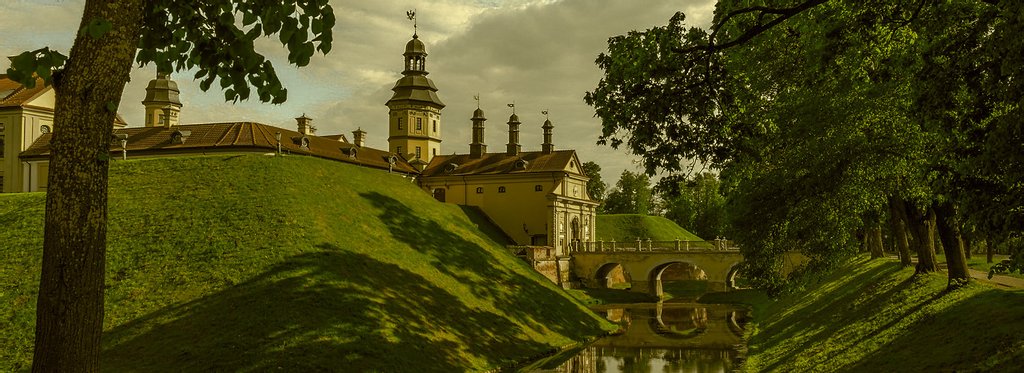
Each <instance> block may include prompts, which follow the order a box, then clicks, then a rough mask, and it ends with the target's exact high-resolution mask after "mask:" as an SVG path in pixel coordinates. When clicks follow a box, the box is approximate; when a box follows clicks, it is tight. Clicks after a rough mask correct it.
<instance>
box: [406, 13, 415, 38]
mask: <svg viewBox="0 0 1024 373" xmlns="http://www.w3.org/2000/svg"><path fill="white" fill-rule="evenodd" d="M405 16H406V17H409V20H410V21H412V34H413V35H416V9H413V10H408V11H406V12H405Z"/></svg>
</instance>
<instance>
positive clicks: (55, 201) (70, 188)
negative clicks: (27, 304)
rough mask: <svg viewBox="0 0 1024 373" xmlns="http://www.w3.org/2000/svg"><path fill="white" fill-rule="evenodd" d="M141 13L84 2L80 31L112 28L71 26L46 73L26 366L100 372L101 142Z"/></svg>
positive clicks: (136, 3)
mask: <svg viewBox="0 0 1024 373" xmlns="http://www.w3.org/2000/svg"><path fill="white" fill-rule="evenodd" d="M142 15H143V2H142V0H129V1H118V2H108V1H97V0H89V1H87V2H86V5H85V11H84V13H83V16H82V23H81V25H80V27H79V29H83V28H86V27H87V26H88V25H89V24H91V23H93V22H104V21H105V22H110V23H111V25H112V27H111V29H110V30H109V31H107V32H106V33H103V34H102V35H98V37H93V35H91V33H90V32H88V31H83V32H79V33H78V36H77V37H76V38H75V44H74V47H72V48H71V54H70V58H69V59H68V61H67V64H66V65H65V68H64V71H63V72H62V73H60V74H58V75H57V76H56V79H55V81H54V88H55V90H56V94H57V98H56V106H55V108H54V133H53V139H52V140H51V142H50V149H51V154H52V155H51V156H50V166H49V170H50V172H49V181H48V190H47V194H46V223H45V233H44V239H43V268H42V275H41V277H40V281H39V299H38V304H37V308H36V335H35V351H34V356H33V362H32V371H33V372H95V371H98V370H99V355H100V334H101V332H102V328H103V280H104V264H105V263H104V262H105V254H106V239H107V166H108V163H109V162H108V159H109V148H110V142H111V137H112V136H111V134H112V124H113V123H114V114H115V112H116V106H117V104H118V103H119V102H120V101H121V92H122V91H123V90H124V85H125V83H126V82H127V81H128V74H129V72H130V70H131V66H132V60H133V58H134V56H135V50H136V46H137V44H138V40H139V31H140V27H141V24H140V23H141V21H142ZM85 30H88V29H87V28H86V29H85Z"/></svg>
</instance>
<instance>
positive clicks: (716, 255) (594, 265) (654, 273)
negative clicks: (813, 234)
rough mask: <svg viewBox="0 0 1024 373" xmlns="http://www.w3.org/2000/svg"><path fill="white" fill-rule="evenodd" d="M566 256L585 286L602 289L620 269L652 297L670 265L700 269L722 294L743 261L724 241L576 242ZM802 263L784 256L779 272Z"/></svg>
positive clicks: (731, 284)
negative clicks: (683, 264) (679, 264)
mask: <svg viewBox="0 0 1024 373" xmlns="http://www.w3.org/2000/svg"><path fill="white" fill-rule="evenodd" d="M570 255H571V257H572V261H571V268H572V272H573V273H574V274H575V275H576V277H578V278H579V279H580V280H581V281H582V282H583V286H585V287H590V288H601V287H606V284H607V283H608V280H609V277H608V276H609V273H610V272H611V271H612V270H613V269H614V268H615V267H617V266H622V270H623V271H624V272H625V273H626V275H627V276H629V277H630V278H631V279H632V280H631V281H630V283H631V285H632V290H633V291H635V292H642V293H650V294H652V295H656V296H661V295H662V293H663V292H662V285H661V275H662V274H663V273H664V272H665V269H666V268H668V267H669V266H671V265H673V264H676V263H687V264H690V265H693V266H695V267H697V268H699V269H701V270H703V271H704V273H705V274H706V275H707V280H708V283H709V286H708V288H709V289H710V290H712V291H726V290H729V289H731V288H734V287H735V279H736V274H737V273H738V272H739V271H738V265H739V264H740V263H741V262H743V254H741V253H740V251H739V250H738V249H736V248H734V247H730V245H727V244H726V242H725V241H712V242H704V241H697V242H694V241H664V242H662V241H655V242H652V241H637V243H636V244H632V243H630V244H629V245H621V244H619V245H616V244H615V243H614V242H612V243H610V245H609V243H608V242H597V243H595V242H579V243H577V245H575V250H573V251H572V252H570ZM806 260H807V258H806V257H804V256H803V255H802V254H799V253H795V252H792V253H786V256H785V258H784V260H783V269H782V270H783V273H785V274H788V273H790V272H792V271H793V270H794V269H796V267H798V266H799V265H802V264H803V263H805V262H806Z"/></svg>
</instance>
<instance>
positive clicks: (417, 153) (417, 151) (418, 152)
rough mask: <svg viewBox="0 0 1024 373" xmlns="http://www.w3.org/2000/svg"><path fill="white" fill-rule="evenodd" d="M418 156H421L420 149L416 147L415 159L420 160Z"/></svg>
mask: <svg viewBox="0 0 1024 373" xmlns="http://www.w3.org/2000/svg"><path fill="white" fill-rule="evenodd" d="M420 154H421V152H420V147H418V146H417V147H416V159H420Z"/></svg>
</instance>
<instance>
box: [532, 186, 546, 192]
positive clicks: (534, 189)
mask: <svg viewBox="0 0 1024 373" xmlns="http://www.w3.org/2000/svg"><path fill="white" fill-rule="evenodd" d="M533 191H534V192H543V191H544V187H543V186H540V185H534V186H533Z"/></svg>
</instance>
